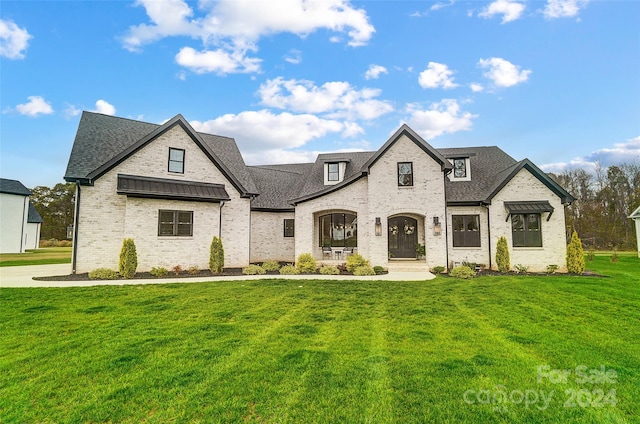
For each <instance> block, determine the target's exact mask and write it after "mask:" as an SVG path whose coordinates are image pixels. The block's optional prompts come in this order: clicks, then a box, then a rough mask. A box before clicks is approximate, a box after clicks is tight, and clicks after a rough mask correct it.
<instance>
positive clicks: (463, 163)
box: [453, 158, 467, 178]
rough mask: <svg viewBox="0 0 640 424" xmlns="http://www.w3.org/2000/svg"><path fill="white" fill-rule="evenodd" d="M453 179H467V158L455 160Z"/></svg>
mask: <svg viewBox="0 0 640 424" xmlns="http://www.w3.org/2000/svg"><path fill="white" fill-rule="evenodd" d="M453 178H467V160H466V159H465V158H456V159H454V160H453Z"/></svg>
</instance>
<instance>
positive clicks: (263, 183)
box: [248, 163, 313, 211]
mask: <svg viewBox="0 0 640 424" xmlns="http://www.w3.org/2000/svg"><path fill="white" fill-rule="evenodd" d="M312 167H313V164H312V163H304V164H287V165H266V166H250V167H248V170H249V173H250V174H251V175H252V176H253V179H254V181H255V182H256V184H257V185H258V190H259V191H260V194H259V195H258V196H257V197H256V198H254V199H253V200H252V202H251V209H253V210H271V211H293V210H294V208H293V206H292V205H291V203H289V200H290V199H291V197H292V195H295V193H298V192H299V190H300V187H301V186H302V185H303V184H304V182H305V176H306V175H308V174H309V172H310V171H311V168H312Z"/></svg>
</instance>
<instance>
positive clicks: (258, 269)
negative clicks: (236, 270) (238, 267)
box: [242, 264, 267, 275]
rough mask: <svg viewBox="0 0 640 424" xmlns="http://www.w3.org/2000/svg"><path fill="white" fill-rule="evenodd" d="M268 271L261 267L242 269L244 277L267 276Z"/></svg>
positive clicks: (254, 266) (253, 265)
mask: <svg viewBox="0 0 640 424" xmlns="http://www.w3.org/2000/svg"><path fill="white" fill-rule="evenodd" d="M266 273H267V271H265V270H264V268H262V267H261V266H260V265H255V264H252V265H249V266H247V267H245V268H243V269H242V274H243V275H263V274H266Z"/></svg>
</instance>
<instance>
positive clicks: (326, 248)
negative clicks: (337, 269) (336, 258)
mask: <svg viewBox="0 0 640 424" xmlns="http://www.w3.org/2000/svg"><path fill="white" fill-rule="evenodd" d="M325 256H329V259H331V257H332V256H333V250H331V248H330V247H329V246H323V247H322V259H324V257H325Z"/></svg>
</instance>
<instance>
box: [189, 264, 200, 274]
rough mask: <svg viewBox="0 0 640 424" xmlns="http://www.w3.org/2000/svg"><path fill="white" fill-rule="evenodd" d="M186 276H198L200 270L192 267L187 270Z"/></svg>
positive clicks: (194, 266)
mask: <svg viewBox="0 0 640 424" xmlns="http://www.w3.org/2000/svg"><path fill="white" fill-rule="evenodd" d="M187 274H189V275H198V274H200V268H198V266H197V265H192V266H190V267H189V268H187Z"/></svg>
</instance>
